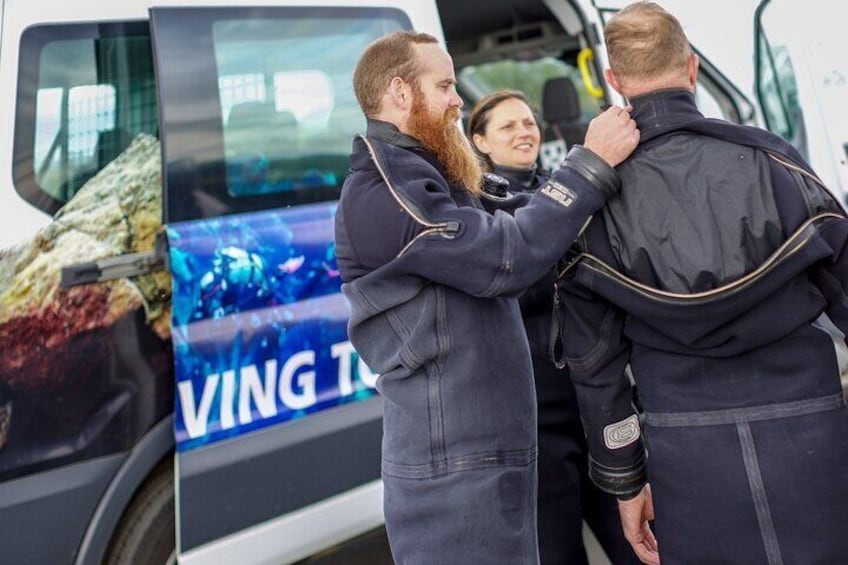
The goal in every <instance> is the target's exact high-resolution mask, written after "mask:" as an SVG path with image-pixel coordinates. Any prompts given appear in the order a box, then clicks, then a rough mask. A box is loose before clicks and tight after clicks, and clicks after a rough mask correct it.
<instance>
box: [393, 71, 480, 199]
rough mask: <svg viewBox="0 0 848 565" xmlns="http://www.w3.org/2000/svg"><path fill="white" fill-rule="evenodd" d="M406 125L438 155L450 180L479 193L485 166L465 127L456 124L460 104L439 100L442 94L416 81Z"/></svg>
mask: <svg viewBox="0 0 848 565" xmlns="http://www.w3.org/2000/svg"><path fill="white" fill-rule="evenodd" d="M413 97H414V98H413V101H412V108H411V109H410V117H409V122H408V123H407V129H408V130H409V134H410V135H411V136H412V137H414V138H415V139H417V140H418V141H419V142H420V143H421V146H422V147H423V148H424V149H426V150H427V151H429V152H430V153H432V154H433V155H435V157H436V159H437V160H438V161H439V163H441V164H442V167H444V169H445V175H446V176H447V178H448V181H450V182H452V183H455V184H459V185H462V186H463V187H464V188H465V189H466V190H468V191H469V192H471V193H473V194H480V182H481V178H482V173H483V170H482V166H481V164H480V160H479V158H478V157H477V155H476V154H475V153H474V151H473V150H472V149H471V145H470V143H469V142H468V139H466V137H465V135H464V134H463V133H462V131H461V130H460V129H459V127H457V122H458V120H459V118H460V116H461V114H460V111H459V108H457V107H456V106H449V105H445V104H438V102H439V100H440V98H439V97H437V96H430V97H429V98H430V99H431V102H432V103H429V104H428V93H427V91H426V85H424V86H423V87H422V85H420V84H416V85H415V88H414V90H413Z"/></svg>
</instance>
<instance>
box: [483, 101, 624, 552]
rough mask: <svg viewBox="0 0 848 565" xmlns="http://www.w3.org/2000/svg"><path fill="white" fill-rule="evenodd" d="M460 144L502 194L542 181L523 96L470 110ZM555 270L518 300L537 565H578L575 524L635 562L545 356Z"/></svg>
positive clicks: (532, 121)
mask: <svg viewBox="0 0 848 565" xmlns="http://www.w3.org/2000/svg"><path fill="white" fill-rule="evenodd" d="M468 137H469V138H470V140H471V144H472V146H473V148H474V149H475V151H477V153H478V154H479V155H480V157H481V159H482V160H483V162H484V165H485V167H486V168H487V169H488V170H489V171H490V172H493V173H495V174H497V175H499V176H501V177H503V178H504V179H506V180H507V181H508V182H509V190H510V191H511V192H513V193H516V192H533V191H535V190H536V189H537V188H539V187H540V186H542V185H543V184H544V182H545V181H546V180H547V179H548V174H547V172H546V171H545V170H543V169H541V168H540V167H539V166H538V164H537V159H538V156H539V147H540V144H541V132H540V130H539V125H538V123H537V121H536V116H535V114H534V113H533V110H532V108H531V107H530V103H529V102H528V100H527V97H526V96H525V95H524V94H523V93H522V92H520V91H517V90H498V91H496V92H493V93H492V94H490V95H488V96H486V97H485V98H483V99H481V100H480V101H479V102H478V103H477V104H476V105H475V106H474V109H473V110H472V111H471V116H470V118H469V121H468ZM555 280H556V272H555V270H553V269H552V270H551V271H550V272H549V273H547V274H546V275H545V276H544V277H543V278H542V279H541V280H539V281H538V282H537V283H536V284H534V285H533V286H531V287H530V288H529V289H528V290H527V291H526V292H525V293H524V294H523V295H522V296H521V298H520V300H519V303H520V306H521V314H522V318H523V319H524V328H525V330H526V333H527V339H528V341H529V343H530V351H531V353H532V357H533V372H534V377H535V381H536V397H537V401H538V418H539V429H538V449H539V461H538V469H539V491H538V519H539V554H540V559H541V563H542V565H560V564H563V565H566V564H567V565H578V564H586V563H587V557H586V550H585V548H584V546H583V531H582V524H583V519H585V520H586V522H587V523H588V524H589V526H590V527H591V528H592V531H593V532H594V534H595V536H596V537H597V538H598V540H599V541H600V542H601V545H602V546H603V548H604V550H605V551H606V552H607V555H608V556H609V558H610V560H611V561H612V562H613V563H614V564H615V565H619V564H628V563H639V561H638V559H636V557H635V555H634V553H633V551H632V550H631V548H630V546H629V544H628V543H627V541H626V540H625V539H624V536H623V534H622V532H621V524H620V522H619V517H618V511H617V509H616V502H615V498H614V497H612V496H610V495H607V494H605V493H602V492H601V491H599V490H597V489H596V488H595V487H594V485H592V484H591V482H590V481H589V477H588V474H587V448H586V440H585V437H584V433H583V426H582V425H581V423H580V415H579V413H578V410H577V399H576V396H575V392H574V386H573V385H572V384H571V379H570V378H569V375H568V369H566V368H559V367H557V365H556V363H555V362H554V360H553V359H552V352H551V351H550V342H551V329H552V328H551V326H552V324H553V317H552V311H553V296H554V282H555Z"/></svg>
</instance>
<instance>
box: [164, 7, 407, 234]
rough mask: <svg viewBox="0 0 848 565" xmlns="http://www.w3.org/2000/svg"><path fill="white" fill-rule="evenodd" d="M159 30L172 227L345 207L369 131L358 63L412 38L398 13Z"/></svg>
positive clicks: (168, 22)
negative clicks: (242, 215)
mask: <svg viewBox="0 0 848 565" xmlns="http://www.w3.org/2000/svg"><path fill="white" fill-rule="evenodd" d="M166 14H167V17H165V15H166ZM153 22H154V26H155V29H156V44H157V50H161V51H159V52H160V53H162V55H161V56H160V57H159V61H158V62H159V72H160V75H159V76H160V77H161V78H160V89H161V90H162V93H163V95H162V101H163V104H164V107H163V116H164V119H165V125H164V127H163V132H164V147H165V160H166V201H167V204H166V208H167V212H166V214H167V220H168V221H169V222H173V221H180V220H187V219H193V218H201V217H212V216H220V215H222V214H231V213H237V212H246V211H251V210H261V209H268V208H274V207H284V206H291V205H297V204H304V203H308V202H320V201H326V200H335V199H337V198H338V194H339V188H340V186H341V184H342V182H343V181H344V178H345V176H346V174H347V170H348V166H349V165H348V155H349V154H350V148H351V141H352V139H353V136H354V134H355V133H356V132H362V131H364V129H365V118H364V117H363V115H362V111H361V110H360V109H359V106H358V104H357V102H356V98H355V96H354V94H353V88H352V82H353V70H354V68H355V67H356V62H357V60H358V59H359V56H360V55H361V54H362V51H363V49H364V48H365V47H366V46H367V45H368V44H369V43H370V42H371V41H373V40H374V39H376V38H377V37H379V36H381V35H383V34H385V33H388V32H391V31H395V30H398V29H404V28H410V23H409V20H408V18H407V17H406V16H405V15H404V14H403V13H402V12H400V11H398V10H393V9H358V8H332V9H329V8H254V9H248V10H245V9H239V10H235V9H228V8H224V9H206V10H202V11H198V10H191V9H179V8H175V9H162V10H157V11H154V14H153ZM186 33H190V35H191V36H192V37H193V38H194V39H193V40H192V41H191V42H186V41H185V40H184V38H185V36H186ZM186 61H191V66H188V65H187V64H186V63H185V62H186Z"/></svg>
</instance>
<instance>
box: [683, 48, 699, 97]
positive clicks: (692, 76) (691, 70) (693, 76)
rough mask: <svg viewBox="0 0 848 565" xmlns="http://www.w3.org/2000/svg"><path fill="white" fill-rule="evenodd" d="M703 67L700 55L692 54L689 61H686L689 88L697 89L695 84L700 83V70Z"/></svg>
mask: <svg viewBox="0 0 848 565" xmlns="http://www.w3.org/2000/svg"><path fill="white" fill-rule="evenodd" d="M700 66H701V60H700V59H699V58H698V55H697V54H695V53H692V54H690V55H689V60H688V61H686V74H687V76H688V78H689V86H690V87H692V88H695V83H696V82H697V81H698V69H699V68H700Z"/></svg>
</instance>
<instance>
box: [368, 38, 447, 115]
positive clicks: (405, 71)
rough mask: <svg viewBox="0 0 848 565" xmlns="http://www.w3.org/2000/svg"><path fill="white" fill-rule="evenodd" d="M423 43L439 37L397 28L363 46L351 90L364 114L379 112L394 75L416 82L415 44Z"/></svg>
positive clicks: (418, 68)
mask: <svg viewBox="0 0 848 565" xmlns="http://www.w3.org/2000/svg"><path fill="white" fill-rule="evenodd" d="M423 43H438V40H437V39H436V38H435V37H433V36H432V35H430V34H428V33H418V32H414V31H396V32H394V33H390V34H388V35H384V36H383V37H380V38H378V39H376V40H375V41H374V42H372V43H371V44H370V45H369V46H368V47H366V48H365V51H364V52H363V53H362V56H361V57H360V58H359V62H358V63H357V64H356V70H355V71H354V72H353V92H354V93H355V94H356V99H357V100H358V101H359V106H360V107H361V108H362V112H363V113H364V114H365V115H366V116H367V117H369V118H371V117H374V116H375V115H377V114H378V113H379V112H380V104H381V102H382V99H383V94H385V92H386V89H387V88H389V84H390V83H391V82H392V79H393V78H395V77H400V78H402V79H403V80H404V82H408V83H410V84H417V79H418V75H419V73H420V69H421V65H420V63H419V60H418V54H417V53H416V51H415V47H414V46H415V45H416V44H423Z"/></svg>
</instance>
